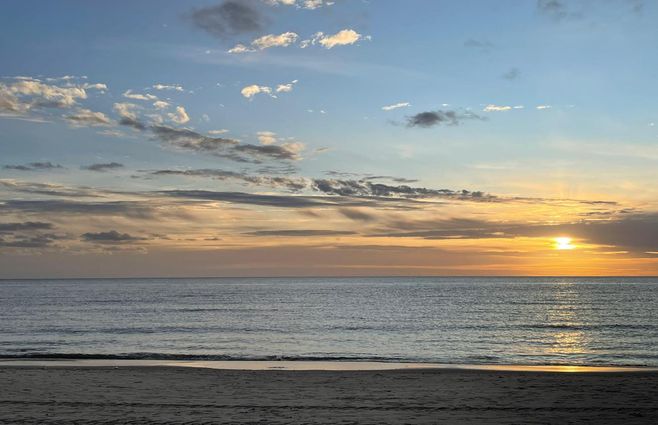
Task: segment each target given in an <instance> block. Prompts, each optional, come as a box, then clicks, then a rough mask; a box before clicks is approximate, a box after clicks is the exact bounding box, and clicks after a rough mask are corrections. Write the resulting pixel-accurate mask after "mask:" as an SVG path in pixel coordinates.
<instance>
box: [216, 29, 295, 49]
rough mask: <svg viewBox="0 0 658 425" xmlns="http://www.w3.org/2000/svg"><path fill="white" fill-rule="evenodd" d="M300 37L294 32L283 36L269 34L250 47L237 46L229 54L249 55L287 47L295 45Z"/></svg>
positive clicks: (282, 34) (253, 42) (256, 40)
mask: <svg viewBox="0 0 658 425" xmlns="http://www.w3.org/2000/svg"><path fill="white" fill-rule="evenodd" d="M298 38H299V35H297V34H296V33H294V32H290V31H289V32H284V33H281V34H278V35H277V34H267V35H264V36H262V37H258V38H257V39H255V40H254V41H252V42H251V44H250V47H247V46H245V45H244V44H237V45H235V47H233V48H232V49H230V50H229V51H228V52H229V53H247V52H255V51H257V50H265V49H269V48H272V47H287V46H290V45H291V44H294V43H295V42H296V41H297V39H298Z"/></svg>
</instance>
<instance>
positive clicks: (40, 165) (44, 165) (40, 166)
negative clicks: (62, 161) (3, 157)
mask: <svg viewBox="0 0 658 425" xmlns="http://www.w3.org/2000/svg"><path fill="white" fill-rule="evenodd" d="M2 168H4V169H5V170H16V171H42V170H56V169H63V168H64V167H63V166H61V165H59V164H53V163H52V162H50V161H48V162H30V163H29V164H22V165H5V166H4V167H2Z"/></svg>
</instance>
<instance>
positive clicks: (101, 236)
mask: <svg viewBox="0 0 658 425" xmlns="http://www.w3.org/2000/svg"><path fill="white" fill-rule="evenodd" d="M80 238H81V239H82V240H83V241H85V242H94V243H103V244H118V243H126V242H137V241H143V240H145V238H142V237H137V236H132V235H130V234H128V233H119V232H117V231H116V230H110V231H107V232H98V233H93V232H88V233H83V234H82V235H80Z"/></svg>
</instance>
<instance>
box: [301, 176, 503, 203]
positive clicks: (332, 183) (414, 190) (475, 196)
mask: <svg viewBox="0 0 658 425" xmlns="http://www.w3.org/2000/svg"><path fill="white" fill-rule="evenodd" d="M313 189H314V190H316V191H319V192H323V193H325V194H328V195H340V196H357V197H384V198H386V197H398V198H431V197H449V198H456V199H464V200H482V201H492V200H495V199H496V197H495V196H493V195H488V194H485V193H483V192H479V191H477V192H471V191H468V190H461V191H454V190H450V189H427V188H424V187H412V186H406V185H400V186H391V185H387V184H383V183H372V182H369V181H363V180H339V179H315V180H313Z"/></svg>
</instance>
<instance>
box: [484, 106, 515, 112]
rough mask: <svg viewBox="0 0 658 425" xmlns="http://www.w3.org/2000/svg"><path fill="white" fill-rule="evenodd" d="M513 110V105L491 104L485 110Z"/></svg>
mask: <svg viewBox="0 0 658 425" xmlns="http://www.w3.org/2000/svg"><path fill="white" fill-rule="evenodd" d="M510 110H512V107H511V106H506V105H494V104H489V105H487V106H485V107H484V109H483V111H484V112H504V111H510Z"/></svg>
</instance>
